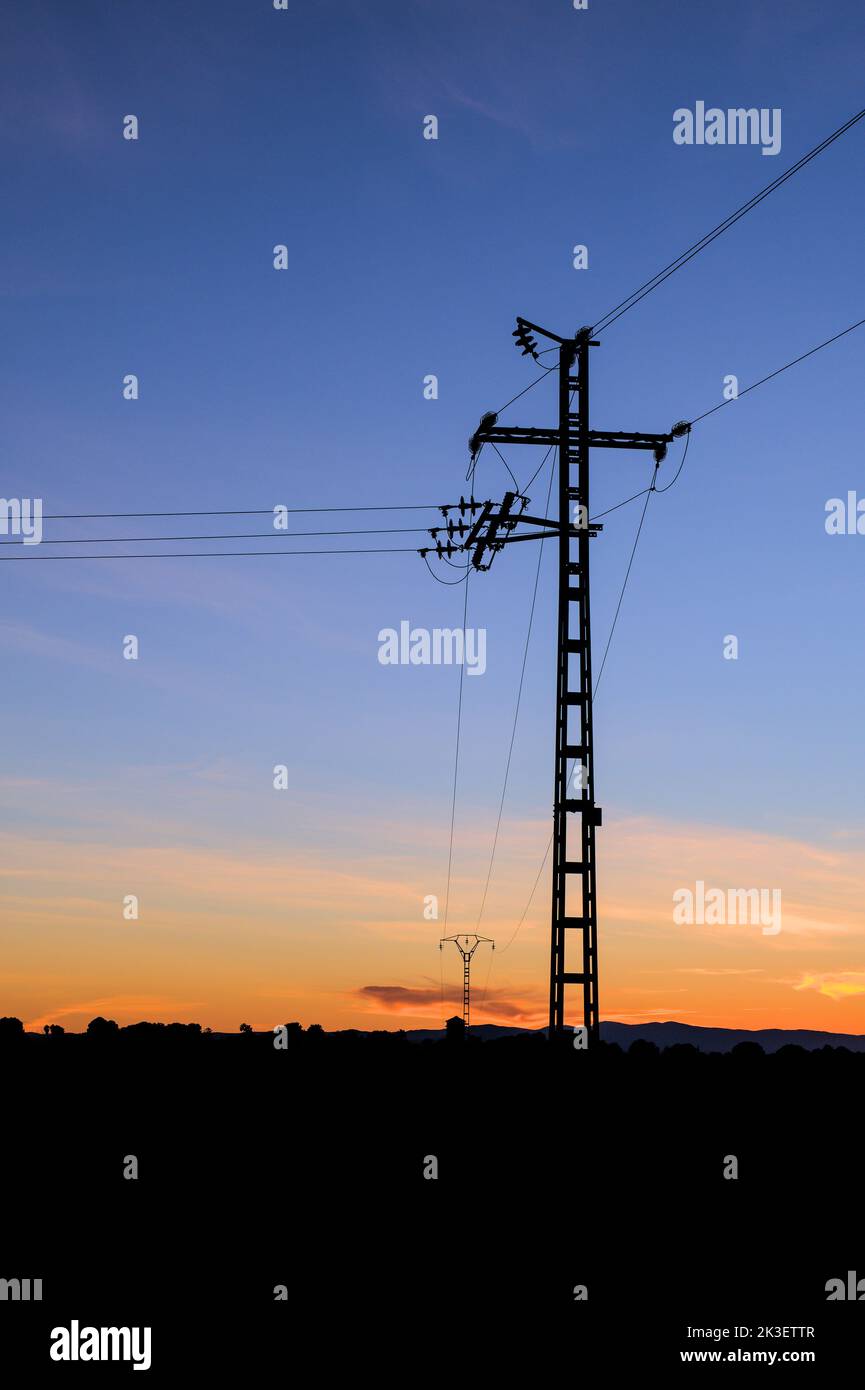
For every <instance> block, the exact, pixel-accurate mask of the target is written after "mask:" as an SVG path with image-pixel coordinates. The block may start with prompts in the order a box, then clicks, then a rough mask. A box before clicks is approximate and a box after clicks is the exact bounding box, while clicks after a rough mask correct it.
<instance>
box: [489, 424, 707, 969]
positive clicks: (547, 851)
mask: <svg viewBox="0 0 865 1390" xmlns="http://www.w3.org/2000/svg"><path fill="white" fill-rule="evenodd" d="M686 452H687V449H686ZM684 461H685V460H684V458H683V459H682V463H683V464H684ZM679 471H680V472H681V465H680V469H679ZM657 473H658V465H657V463H656V464H655V467H654V471H653V473H652V484H654V481H655V478H656V477H657ZM676 477H678V474H677V475H676ZM673 481H674V482H675V479H674V480H673ZM670 486H672V484H670ZM654 490H655V489H654V486H649V487H647V488H646V489H645V493H646V500H645V502H644V504H643V512H642V515H641V517H640V524H639V526H638V527H637V534H636V536H635V537H634V544H633V546H632V547H631V558H630V559H629V561H628V568H627V570H626V571H625V579H624V583H623V584H622V589H621V593H620V594H619V602H618V603H617V605H616V612H615V616H614V618H613V623H612V626H611V628H610V635H609V637H608V638H607V645H606V647H605V648H604V656H603V660H602V661H601V669H600V671H599V672H598V676H597V680H596V681H595V688H594V690H593V691H592V699H593V700H594V698H595V696H596V695H597V693H598V686H599V685H600V683H601V676H602V675H603V673H604V665H605V663H606V660H607V653H608V652H609V650H610V643H611V642H612V640H613V633H614V632H615V630H616V623H617V622H618V619H619V612H620V610H621V607H622V601H623V599H624V597H625V590H626V589H627V587H628V579H629V578H630V574H631V566H632V565H633V563H634V556H635V554H636V552H637V543H638V541H639V539H640V533H641V532H642V529H643V522H644V521H645V519H646V511H647V508H648V506H649V498H650V497H651V495H652V493H653V491H654ZM642 495H643V494H642V493H639V492H638V493H635V494H634V497H629V498H626V501H628V502H633V501H634V498H635V497H641V496H642ZM617 505H618V506H620V507H623V506H624V505H625V503H624V502H619V503H618V504H617ZM611 510H614V508H611ZM575 767H576V759H574V761H573V763H572V765H571V768H570V770H569V772H568V778H567V780H568V781H570V779H571V777H572V775H573V771H574V768H575ZM552 847H553V835H552V834H551V835H550V838H549V840H548V841H547V847H546V849H545V850H544V857H543V859H542V860H541V867H540V868H539V869H538V872H537V876H536V877H535V881H534V883H533V884H532V891H531V893H530V894H529V896H528V901H527V902H526V905H525V907H524V908H523V911H522V915H521V917H520V920H519V922H518V923H517V925H516V927H515V928H514V930H513V932H512V934H511V936H510V937H509V938H508V940H507V942H506V943H505V945H504V946H502V947H501V948H500V952H499V953H500V954H501V951H506V950H507V949H508V947H509V946H511V945H512V944H513V942H514V941H515V940H516V936H517V933H518V932H519V930H520V928H521V927H522V925H523V922H524V921H525V920H526V917H527V916H528V913H529V909H530V907H531V905H532V902H533V900H534V896H535V893H536V892H537V888H538V884H539V883H540V881H541V875H542V873H543V872H544V868H545V866H546V862H547V860H548V859H549V857H550V850H551V849H552Z"/></svg>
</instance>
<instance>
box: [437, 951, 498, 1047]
mask: <svg viewBox="0 0 865 1390" xmlns="http://www.w3.org/2000/svg"><path fill="white" fill-rule="evenodd" d="M446 941H452V942H453V943H454V945H455V946H456V948H457V950H458V951H459V953H460V955H461V956H462V958H463V1023H464V1024H465V1028H466V1032H468V1030H469V993H470V979H471V969H472V956H473V955H474V953H475V951H476V950H477V949H478V947H479V946H480V944H481V942H482V941H488V942H489V943H490V945H491V946H492V948H493V950H495V949H496V943H495V942H494V941H493V939H492V937H491V936H478V935H477V933H476V932H470V933H469V935H468V936H464V935H463V936H443V937H442V939H441V941H440V942H439V950H441V948H442V946H443V945H444V943H445V942H446Z"/></svg>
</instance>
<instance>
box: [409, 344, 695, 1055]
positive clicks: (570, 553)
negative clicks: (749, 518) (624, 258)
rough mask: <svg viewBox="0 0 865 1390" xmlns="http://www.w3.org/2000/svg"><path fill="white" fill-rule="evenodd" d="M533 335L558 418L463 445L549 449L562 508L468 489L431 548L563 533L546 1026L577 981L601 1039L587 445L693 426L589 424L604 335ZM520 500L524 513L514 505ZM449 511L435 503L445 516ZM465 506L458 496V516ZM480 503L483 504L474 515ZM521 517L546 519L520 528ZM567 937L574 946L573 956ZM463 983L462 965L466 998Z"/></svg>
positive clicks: (645, 441) (494, 427)
mask: <svg viewBox="0 0 865 1390" xmlns="http://www.w3.org/2000/svg"><path fill="white" fill-rule="evenodd" d="M534 333H539V334H540V335H541V336H543V337H545V338H548V339H551V340H552V341H553V342H555V343H557V344H558V348H559V363H558V424H557V425H556V426H555V427H553V428H534V427H526V426H501V425H499V424H498V421H497V416H496V415H494V414H491V413H490V414H487V415H484V416H483V417H482V419H481V423H480V425H479V426H478V429H477V430H476V431H475V433H474V435H473V436H472V438H471V440H470V441H469V447H470V449H471V452H472V457H473V458H476V457H477V454H478V453H479V452H480V449H481V448H482V446H483V445H484V444H486V443H490V444H496V445H511V444H527V445H545V446H546V447H547V448H551V447H556V448H557V449H558V457H559V468H558V516H557V518H555V519H550V518H546V517H536V516H529V515H527V513H526V507H527V505H528V503H529V498H527V497H521V496H519V495H518V494H516V493H513V492H507V493H505V495H504V498H503V500H502V503H501V505H500V506H499V507H498V509H496V507H495V506H494V504H493V503H492V502H485V503H484V504H483V505H481V504H479V503H476V502H475V500H474V497H472V498H471V502H470V503H469V504H468V505H469V509H470V512H471V516H472V520H473V522H474V524H473V525H472V526H471V528H470V529H469V528H468V527H467V526H465V525H464V524H463V522H462V521H460V523H459V526H458V527H457V528H456V534H457V535H458V537H459V541H460V543H458V544H454V535H455V528H454V523H453V522H452V521H448V524H447V526H446V527H445V528H437V529H436V530H435V531H434V532H433V536H434V538H435V539H436V547H435V552H434V553H436V554H439V555H450V554H453V553H455V552H457V551H461V550H464V551H471V553H472V564H473V566H474V568H475V569H476V570H486V569H489V567H490V564H491V563H492V559H493V556H494V555H495V554H496V552H498V551H499V550H501V549H502V548H503V547H504V546H505V545H508V544H511V543H513V542H515V541H524V540H533V539H540V538H543V537H546V536H549V537H552V536H556V537H558V618H557V634H558V637H557V642H556V737H555V777H554V791H553V872H552V911H551V931H550V1033H551V1035H553V1034H557V1033H562V1032H563V1031H564V1030H565V1027H566V1019H565V998H566V990H567V988H568V986H569V985H576V986H578V987H579V988H580V989H581V990H582V1019H581V1023H582V1025H583V1026H584V1027H585V1028H586V1029H587V1032H588V1036H589V1037H590V1038H592V1039H596V1038H597V1037H598V1028H599V1014H598V909H597V880H596V860H595V831H596V829H597V827H598V826H599V825H600V824H601V808H600V807H599V806H598V805H597V804H596V802H595V768H594V747H593V737H592V696H593V689H592V634H591V605H590V588H589V543H590V541H591V540H592V539H593V538H594V537H595V536H597V535H598V533H599V532H600V531H602V530H603V527H602V526H599V525H593V524H592V523H591V522H590V521H589V481H590V479H589V456H590V451H591V449H593V448H602V449H649V450H651V451H652V452H653V453H654V456H655V462H656V464H660V462H661V460H662V459H663V458H664V456H665V454H666V451H667V445H668V444H669V443H670V442H671V441H672V440H673V439H674V438H676V437H677V436H678V435H680V434H684V433H685V432H686V430H687V429H688V428H690V427H689V426H688V425H686V424H684V423H683V424H681V425H676V426H674V427H673V430H672V431H671V432H670V433H669V434H633V433H625V432H622V431H608V430H607V431H605V430H593V429H592V428H591V427H590V421H589V349H590V348H593V347H597V346H599V344H598V343H597V341H596V340H594V339H593V338H592V336H591V329H588V328H584V329H581V330H580V331H579V332H578V333H577V334H576V335H575V336H574V337H573V338H560V337H559V336H558V335H557V334H555V333H550V332H549V331H548V330H547V329H544V328H539V327H538V325H537V324H532V323H529V322H528V320H526V319H517V331H516V332H515V334H514V337H515V338H516V339H517V342H518V344H519V346H520V347H522V349H523V352H524V353H531V354H532V355H533V356H535V357H536V356H537V350H536V343H535V340H534V338H533V336H532V335H533V334H534ZM517 503H519V504H520V506H519V511H515V510H514V508H515V506H516V504H517ZM450 510H451V508H447V507H445V508H442V511H443V512H444V514H445V517H447V514H448V512H449V511H450ZM465 510H466V504H465V503H464V500H463V499H461V506H460V514H461V516H462V515H464V513H465ZM475 510H478V511H479V513H480V514H479V516H478V518H477V520H476V521H474V513H475ZM521 523H526V524H528V525H530V526H535V527H540V528H541V529H540V530H534V531H528V532H520V531H519V530H518V527H519V525H520V524H521ZM438 529H445V530H446V531H447V535H448V540H447V542H446V543H443V542H441V541H440V540H438V538H437V535H438ZM466 532H467V534H466ZM421 553H422V554H426V553H432V552H427V551H422V552H421ZM487 556H488V558H486V559H485V557H487ZM448 939H449V940H458V938H448ZM569 942H573V943H574V945H575V946H576V958H574V951H573V949H569ZM575 967H576V968H575ZM467 982H468V965H467V964H466V1000H467V997H468V995H467V991H468V983H467ZM465 1008H466V1009H467V1003H466V1005H465Z"/></svg>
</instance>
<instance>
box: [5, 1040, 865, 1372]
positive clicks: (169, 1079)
mask: <svg viewBox="0 0 865 1390" xmlns="http://www.w3.org/2000/svg"><path fill="white" fill-rule="evenodd" d="M0 1067H2V1077H3V1091H4V1096H5V1106H4V1109H5V1114H6V1127H5V1132H4V1142H3V1145H2V1169H0V1177H2V1184H3V1187H2V1190H3V1194H4V1201H3V1222H2V1233H0V1251H2V1256H0V1264H2V1268H0V1277H4V1278H7V1279H8V1278H12V1277H21V1278H24V1277H29V1278H37V1277H40V1278H42V1280H43V1301H42V1302H41V1303H30V1304H25V1303H17V1304H15V1303H12V1302H6V1303H3V1302H0V1337H2V1342H0V1371H7V1372H8V1371H11V1369H12V1366H13V1365H14V1364H20V1366H21V1369H22V1371H23V1372H24V1373H26V1374H27V1375H28V1379H31V1380H32V1377H33V1373H34V1372H36V1373H41V1375H44V1376H45V1377H46V1381H47V1383H53V1382H57V1383H60V1382H61V1380H68V1379H69V1378H70V1376H71V1377H72V1378H75V1377H76V1376H79V1377H83V1378H85V1379H90V1380H101V1381H102V1383H106V1384H115V1383H116V1382H117V1380H118V1378H121V1377H127V1376H128V1375H131V1374H133V1372H132V1368H131V1366H129V1365H116V1364H114V1365H104V1364H87V1365H82V1364H79V1365H78V1366H74V1365H68V1364H55V1363H53V1362H51V1361H50V1360H49V1357H48V1346H49V1334H50V1331H51V1329H52V1328H53V1327H54V1326H58V1325H67V1326H68V1325H69V1322H70V1320H71V1319H72V1318H78V1320H79V1322H80V1323H81V1324H82V1325H83V1324H85V1323H91V1324H94V1325H96V1326H102V1325H115V1326H151V1327H152V1329H153V1333H152V1336H153V1367H152V1369H151V1370H150V1371H149V1372H148V1373H147V1374H148V1375H149V1377H150V1379H151V1380H155V1381H156V1382H157V1383H162V1382H163V1381H164V1382H165V1383H168V1382H169V1380H171V1381H172V1382H174V1381H176V1380H177V1379H178V1377H181V1378H183V1380H182V1381H181V1383H185V1381H186V1380H190V1379H191V1380H192V1381H193V1383H196V1384H198V1383H201V1384H209V1383H210V1381H211V1379H214V1380H218V1381H219V1383H222V1382H223V1381H225V1382H226V1383H227V1382H228V1380H229V1377H234V1376H236V1375H240V1374H242V1375H243V1377H244V1379H243V1383H244V1384H249V1383H252V1384H256V1383H258V1382H259V1381H260V1380H262V1379H263V1378H264V1377H265V1376H266V1375H270V1374H281V1375H282V1376H283V1377H285V1378H288V1377H291V1378H297V1377H300V1376H301V1375H302V1376H303V1378H304V1379H311V1378H313V1377H314V1378H316V1379H321V1380H323V1381H324V1382H326V1383H327V1384H330V1383H331V1382H336V1383H337V1384H340V1383H344V1382H348V1381H351V1382H354V1381H357V1380H360V1379H361V1378H363V1379H364V1380H365V1381H366V1380H370V1379H371V1380H372V1381H373V1383H374V1384H376V1385H399V1386H402V1385H414V1384H422V1385H423V1384H426V1383H427V1382H428V1381H431V1380H433V1379H440V1380H441V1379H444V1378H447V1379H449V1380H453V1381H454V1382H455V1383H458V1384H462V1383H463V1382H465V1381H466V1380H468V1379H469V1378H472V1377H474V1378H478V1377H480V1376H482V1377H483V1379H484V1381H485V1382H493V1383H495V1382H498V1383H499V1384H505V1385H510V1384H513V1383H515V1382H518V1381H519V1380H521V1379H522V1378H523V1374H524V1371H528V1372H529V1373H530V1374H531V1375H532V1376H533V1378H539V1377H544V1376H548V1375H549V1376H551V1375H553V1374H555V1376H556V1378H557V1379H559V1380H560V1381H561V1382H562V1383H563V1384H568V1383H571V1382H576V1381H577V1380H578V1379H579V1376H580V1373H581V1371H582V1372H585V1371H586V1370H587V1369H588V1367H589V1365H590V1364H593V1365H596V1366H597V1369H598V1370H599V1371H601V1372H602V1373H603V1374H604V1375H606V1376H609V1377H610V1378H611V1380H612V1381H613V1382H614V1383H617V1382H618V1381H619V1380H620V1379H624V1378H625V1377H628V1378H630V1377H631V1376H633V1375H637V1376H641V1377H650V1376H651V1377H653V1378H655V1377H656V1375H658V1374H660V1376H661V1377H663V1378H666V1376H667V1374H668V1373H669V1372H673V1373H674V1374H675V1373H676V1371H679V1372H684V1374H685V1375H687V1376H693V1375H700V1374H701V1373H702V1372H701V1371H700V1370H699V1369H698V1370H695V1369H694V1367H693V1366H687V1367H683V1366H682V1365H681V1363H680V1361H679V1352H680V1351H681V1350H687V1349H697V1350H706V1349H707V1348H708V1349H712V1350H716V1349H717V1348H718V1347H719V1346H720V1347H721V1348H722V1349H723V1350H724V1351H725V1352H726V1351H729V1349H730V1348H731V1347H733V1348H734V1349H735V1347H736V1346H738V1345H742V1346H747V1347H748V1349H750V1350H754V1349H757V1350H765V1349H767V1348H768V1349H770V1350H776V1351H778V1352H779V1354H780V1353H782V1352H784V1351H787V1352H790V1351H799V1350H802V1349H806V1350H813V1351H815V1352H816V1362H815V1363H814V1364H813V1365H806V1366H800V1365H798V1364H797V1365H795V1366H791V1365H789V1364H783V1365H781V1366H780V1369H781V1370H782V1371H788V1373H791V1374H796V1375H799V1376H801V1377H803V1378H804V1377H806V1376H810V1377H812V1378H817V1380H816V1383H819V1384H833V1383H837V1381H836V1380H835V1379H834V1377H837V1375H838V1374H839V1373H840V1372H841V1370H842V1367H846V1369H845V1370H844V1371H843V1373H844V1374H845V1375H849V1374H850V1371H851V1370H852V1371H854V1373H855V1368H856V1366H857V1364H858V1365H859V1366H860V1368H861V1347H862V1343H863V1330H865V1300H863V1301H861V1302H828V1301H827V1294H826V1288H825V1286H826V1282H827V1280H829V1279H832V1278H836V1277H840V1278H842V1279H844V1280H845V1282H846V1279H847V1272H848V1271H849V1270H856V1271H858V1275H857V1277H860V1278H865V1239H863V1202H862V1183H861V1177H862V1156H863V1138H862V1126H861V1116H862V1096H863V1083H865V1055H862V1054H858V1055H857V1054H852V1053H850V1052H846V1051H844V1050H843V1049H828V1048H827V1049H824V1050H822V1051H818V1052H812V1053H807V1052H804V1051H801V1050H799V1049H787V1050H782V1051H781V1052H779V1053H776V1054H774V1055H772V1056H767V1055H764V1054H763V1053H762V1052H761V1051H760V1050H759V1049H756V1048H754V1047H753V1046H751V1045H748V1044H746V1045H744V1046H743V1047H740V1048H738V1049H736V1050H735V1051H734V1052H732V1053H730V1054H727V1055H723V1056H722V1055H717V1054H713V1055H709V1056H706V1055H700V1054H698V1053H696V1052H694V1051H693V1050H691V1049H688V1048H685V1049H682V1048H673V1049H669V1050H667V1051H666V1052H664V1053H660V1054H659V1053H658V1052H657V1051H655V1050H654V1049H652V1048H651V1047H650V1046H649V1045H647V1044H636V1045H635V1046H634V1047H633V1048H632V1050H631V1051H630V1052H629V1053H624V1052H621V1051H620V1050H619V1049H618V1048H617V1047H613V1046H609V1045H604V1044H601V1045H600V1046H599V1047H598V1048H597V1049H596V1050H595V1051H594V1052H592V1053H590V1054H585V1053H579V1052H575V1051H574V1050H573V1048H571V1047H569V1046H559V1047H557V1046H551V1045H550V1044H549V1043H547V1042H546V1041H545V1040H544V1039H543V1038H542V1037H529V1038H514V1039H507V1038H506V1039H502V1040H500V1041H497V1042H492V1043H490V1042H487V1043H476V1044H471V1043H470V1044H469V1045H460V1044H448V1043H434V1044H411V1043H407V1042H405V1041H401V1040H400V1039H399V1038H398V1036H397V1035H383V1036H379V1035H360V1036H356V1037H351V1036H328V1035H326V1034H323V1035H318V1034H313V1033H309V1032H307V1033H305V1034H297V1035H295V1036H293V1037H292V1038H291V1039H290V1040H289V1046H288V1047H287V1048H286V1049H285V1050H277V1049H275V1048H274V1046H273V1036H272V1035H253V1036H219V1037H217V1036H212V1037H207V1036H200V1035H195V1034H194V1033H192V1032H190V1033H186V1032H184V1031H183V1030H181V1029H178V1030H175V1031H173V1030H153V1031H152V1032H151V1033H149V1034H147V1035H145V1036H141V1035H139V1036H138V1037H137V1038H136V1037H135V1034H134V1031H133V1030H124V1031H121V1032H120V1033H118V1034H114V1035H111V1036H107V1037H106V1038H104V1039H100V1038H97V1037H95V1036H77V1035H66V1036H64V1037H57V1038H33V1037H27V1038H24V1039H20V1040H17V1041H16V1040H13V1041H9V1042H6V1043H5V1044H4V1045H3V1048H2V1051H0ZM130 1154H134V1155H136V1156H137V1158H138V1162H139V1177H138V1179H137V1180H134V1181H130V1180H127V1179H124V1177H123V1167H124V1159H125V1157H126V1155H130ZM429 1155H435V1156H436V1158H437V1159H438V1177H437V1179H435V1180H430V1179H425V1178H424V1176H423V1173H424V1164H425V1160H426V1158H427V1156H429ZM727 1155H736V1156H737V1158H738V1162H739V1177H738V1179H737V1180H735V1181H732V1180H725V1179H724V1177H723V1176H722V1174H723V1167H724V1161H725V1156H727ZM579 1284H583V1285H586V1286H587V1291H588V1299H587V1301H585V1302H577V1301H575V1299H574V1293H573V1290H574V1287H575V1286H576V1285H579ZM276 1285H285V1286H286V1287H287V1291H288V1298H287V1300H286V1301H275V1299H274V1287H275V1286H276ZM863 1293H865V1284H863ZM688 1325H690V1326H692V1327H702V1328H723V1327H727V1328H730V1329H731V1336H730V1338H728V1339H727V1340H726V1341H722V1342H715V1341H705V1340H702V1341H696V1340H695V1339H693V1338H691V1339H690V1340H689V1339H688V1337H687V1335H686V1328H687V1327H688ZM736 1325H745V1326H748V1327H750V1328H751V1331H752V1336H751V1338H750V1340H749V1341H748V1342H747V1343H745V1342H741V1343H740V1342H737V1341H736V1340H735V1339H734V1338H733V1336H732V1329H733V1328H734V1327H735V1326H736ZM765 1326H772V1327H775V1326H780V1327H792V1326H797V1327H798V1326H805V1327H813V1328H814V1329H815V1336H814V1337H813V1338H809V1339H807V1340H801V1339H799V1338H796V1339H787V1340H782V1339H769V1340H766V1339H758V1335H757V1329H758V1328H759V1327H765ZM310 1358H311V1359H312V1365H313V1366H314V1367H316V1368H317V1369H314V1370H312V1371H309V1372H307V1371H305V1370H303V1369H302V1368H303V1367H304V1366H306V1365H307V1364H309V1362H310ZM243 1368H245V1369H243ZM778 1369H779V1366H778V1365H775V1366H772V1367H766V1368H765V1370H760V1371H753V1372H750V1367H743V1369H742V1370H741V1371H739V1374H744V1375H747V1374H749V1372H750V1373H752V1374H754V1375H755V1376H761V1375H763V1374H767V1375H769V1374H771V1375H774V1374H776V1373H777V1371H778ZM726 1370H727V1373H729V1372H730V1371H731V1370H733V1371H734V1373H735V1372H736V1370H737V1368H732V1367H729V1366H728V1367H727V1368H726ZM250 1371H252V1375H250ZM723 1373H724V1372H723V1370H722V1374H723ZM4 1382H5V1383H6V1384H9V1385H12V1384H18V1383H20V1382H19V1380H18V1379H17V1378H16V1377H14V1376H13V1377H12V1378H7V1377H6V1376H5V1375H4ZM38 1383H39V1384H40V1385H41V1384H42V1383H43V1382H42V1379H41V1376H40V1378H39V1381H38Z"/></svg>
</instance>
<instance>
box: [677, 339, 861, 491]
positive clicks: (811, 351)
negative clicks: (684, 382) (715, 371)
mask: <svg viewBox="0 0 865 1390" xmlns="http://www.w3.org/2000/svg"><path fill="white" fill-rule="evenodd" d="M863 324H865V319H859V320H858V321H857V322H856V323H851V324H850V326H849V328H842V329H841V332H840V333H836V334H834V336H833V337H831V338H827V339H826V340H825V342H822V343H818V344H817V346H816V347H812V348H809V349H808V351H807V352H803V353H802V355H801V356H800V357H794V358H793V361H792V362H785V363H784V366H783V367H778V368H777V370H776V371H774V372H770V373H769V375H768V376H763V377H761V378H760V380H759V381H754V382H752V383H751V385H750V386H746V387H745V389H744V391H740V392H739V393H738V395H736V396H730V397H729V399H728V400H726V401H719V402H718V404H717V405H713V406H712V409H711V410H704V411H703V414H702V415H698V416H697V417H696V419H694V420H692V421H691V424H692V425H698V424H699V423H700V421H701V420H705V419H707V418H708V416H709V415H714V414H715V411H716V410H721V409H722V408H723V407H724V406H725V405H730V404H731V403H732V402H733V401H735V400H741V399H742V397H743V396H747V394H748V392H749V391H756V389H757V387H758V386H764V385H765V384H766V382H767V381H771V380H772V379H773V377H776V376H780V375H781V373H782V372H786V371H789V369H790V368H791V367H795V366H796V365H797V364H798V363H799V362H804V361H805V358H806V357H813V356H814V353H815V352H821V351H822V350H823V348H825V347H829V345H830V343H837V341H838V339H839V338H843V337H845V336H846V335H847V334H848V333H852V332H853V330H854V329H855V328H861V327H862V325H863ZM659 490H660V491H665V489H659Z"/></svg>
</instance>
